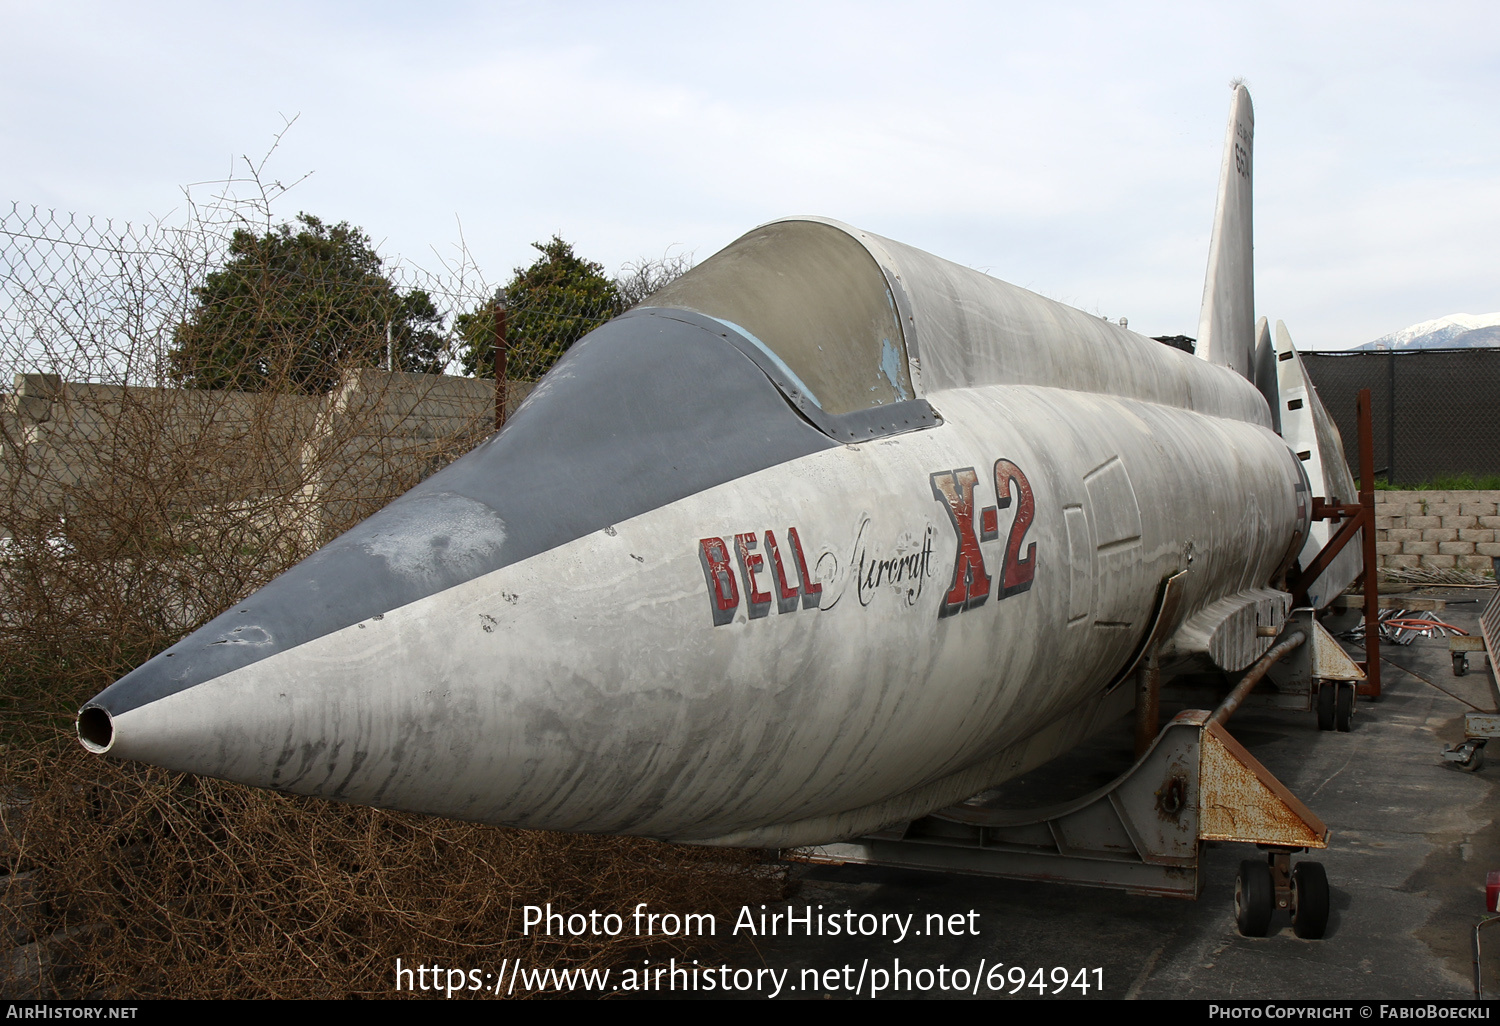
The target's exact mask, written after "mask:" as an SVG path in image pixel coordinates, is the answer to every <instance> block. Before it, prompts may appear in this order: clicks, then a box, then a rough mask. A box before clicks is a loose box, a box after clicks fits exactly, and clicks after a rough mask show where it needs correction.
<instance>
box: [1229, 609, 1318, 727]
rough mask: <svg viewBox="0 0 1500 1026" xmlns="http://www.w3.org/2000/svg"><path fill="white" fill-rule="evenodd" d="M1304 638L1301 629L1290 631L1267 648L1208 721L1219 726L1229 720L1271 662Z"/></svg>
mask: <svg viewBox="0 0 1500 1026" xmlns="http://www.w3.org/2000/svg"><path fill="white" fill-rule="evenodd" d="M1306 640H1307V635H1306V634H1304V633H1302V632H1301V631H1292V632H1291V633H1290V634H1288V635H1287V636H1286V637H1285V638H1282V639H1281V640H1280V641H1278V642H1277V643H1276V644H1274V645H1272V646H1271V647H1270V648H1269V649H1267V650H1266V654H1265V655H1263V656H1261V657H1260V658H1259V659H1258V660H1256V662H1255V665H1254V666H1252V667H1250V669H1248V670H1246V671H1245V676H1244V677H1242V678H1241V679H1240V682H1239V683H1238V684H1236V685H1235V686H1234V690H1233V691H1231V692H1229V694H1228V695H1227V696H1225V698H1224V701H1222V702H1220V703H1219V707H1218V708H1217V709H1215V710H1214V714H1213V715H1212V716H1210V717H1209V718H1208V722H1210V723H1217V724H1219V725H1220V726H1223V725H1224V724H1225V723H1227V722H1229V717H1231V716H1233V715H1234V713H1235V710H1236V709H1238V708H1239V707H1240V703H1241V702H1243V701H1244V700H1245V698H1246V696H1247V695H1249V694H1250V692H1251V691H1253V690H1255V685H1257V684H1259V683H1260V681H1261V678H1262V677H1264V676H1265V675H1266V671H1267V670H1269V669H1270V668H1271V666H1272V664H1274V663H1275V662H1276V661H1277V660H1278V659H1280V658H1281V657H1282V656H1284V655H1286V654H1287V653H1288V652H1290V651H1292V650H1293V649H1294V648H1296V647H1297V646H1298V645H1301V644H1302V643H1303V642H1305V641H1306Z"/></svg>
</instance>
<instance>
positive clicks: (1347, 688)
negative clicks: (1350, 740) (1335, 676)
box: [1333, 684, 1354, 734]
mask: <svg viewBox="0 0 1500 1026" xmlns="http://www.w3.org/2000/svg"><path fill="white" fill-rule="evenodd" d="M1337 688H1338V696H1337V699H1336V704H1335V706H1334V712H1333V722H1334V725H1335V726H1336V727H1337V728H1338V730H1339V732H1340V733H1342V734H1347V733H1349V731H1350V730H1352V729H1353V726H1354V723H1353V721H1354V685H1353V684H1339V685H1337Z"/></svg>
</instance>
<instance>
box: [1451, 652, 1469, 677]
mask: <svg viewBox="0 0 1500 1026" xmlns="http://www.w3.org/2000/svg"><path fill="white" fill-rule="evenodd" d="M1468 672H1469V653H1467V652H1454V653H1453V676H1455V677H1462V676H1463V675H1464V674H1466V673H1468Z"/></svg>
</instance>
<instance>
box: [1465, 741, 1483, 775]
mask: <svg viewBox="0 0 1500 1026" xmlns="http://www.w3.org/2000/svg"><path fill="white" fill-rule="evenodd" d="M1459 766H1461V767H1462V768H1464V769H1466V770H1468V771H1469V772H1470V773H1478V772H1479V771H1480V770H1482V769H1484V745H1475V746H1474V748H1473V750H1472V751H1471V752H1470V753H1469V757H1468V758H1467V759H1465V760H1464V761H1463V762H1461V763H1459Z"/></svg>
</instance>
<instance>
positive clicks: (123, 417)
mask: <svg viewBox="0 0 1500 1026" xmlns="http://www.w3.org/2000/svg"><path fill="white" fill-rule="evenodd" d="M530 388H531V385H530V384H527V383H518V382H511V383H509V388H508V402H507V408H508V409H510V410H512V411H513V410H514V409H515V407H516V406H517V405H518V404H519V403H520V401H521V400H522V399H523V398H524V397H525V395H526V394H527V393H528V392H529V391H530ZM494 403H495V388H494V382H493V381H485V380H476V379H471V378H454V377H446V376H440V375H424V374H402V373H388V372H383V371H376V370H356V371H350V372H347V373H346V374H345V375H344V376H343V377H342V379H341V380H340V383H339V386H338V388H336V389H335V390H334V391H333V392H332V393H330V394H329V395H327V396H301V395H271V394H265V393H244V392H226V391H206V390H197V389H178V388H143V387H126V386H117V385H97V384H88V383H77V382H64V381H62V380H60V379H59V378H58V377H57V376H55V375H44V374H24V375H16V379H15V386H14V390H13V391H12V392H11V393H10V394H8V395H0V514H4V517H3V519H5V520H7V521H9V522H8V523H0V534H9V533H12V531H13V530H14V529H18V528H17V525H26V524H46V523H48V522H56V521H57V519H58V518H59V517H68V518H70V519H75V518H81V517H89V518H93V519H95V520H97V521H100V522H104V521H108V520H111V519H114V520H117V521H118V522H119V524H120V529H121V530H127V529H128V527H127V526H126V525H128V524H129V522H130V519H131V518H130V516H129V514H130V513H131V512H132V507H133V506H134V505H135V504H139V503H168V504H170V505H171V506H172V514H171V517H168V518H167V519H171V518H172V517H175V518H176V519H177V520H181V519H184V518H196V519H198V520H199V521H200V523H199V524H198V526H197V528H196V530H200V531H206V530H212V529H213V517H212V514H213V511H215V510H219V511H223V510H226V509H229V508H231V507H232V508H234V509H235V510H236V511H237V512H238V513H241V514H243V513H244V512H245V510H247V509H250V508H252V507H253V508H254V510H255V512H254V513H253V514H251V515H252V516H253V517H259V518H260V519H261V520H263V521H267V523H268V524H269V522H271V521H274V522H275V523H276V525H278V529H284V528H286V527H287V526H289V525H292V524H295V525H296V527H297V529H298V531H299V532H300V533H301V534H302V535H303V537H305V538H306V540H308V541H311V542H319V541H322V540H326V539H327V537H329V536H331V535H332V534H336V533H337V532H338V531H341V530H343V529H345V528H347V527H348V526H350V525H351V524H352V523H353V522H355V521H357V520H359V519H361V518H363V517H364V516H367V515H368V514H369V513H371V512H373V511H374V510H375V509H378V508H379V507H380V506H382V505H384V504H385V503H386V502H389V501H390V500H391V499H393V498H395V497H396V496H397V495H399V494H401V493H402V492H403V491H405V490H406V489H407V488H410V487H411V486H412V485H413V484H415V483H416V482H417V481H419V480H421V478H423V477H425V476H427V475H428V474H430V473H432V472H433V471H434V470H436V469H438V468H439V467H441V466H443V465H445V464H447V463H448V462H450V461H452V460H453V459H456V458H457V457H458V456H461V455H462V454H463V453H465V452H467V451H468V450H469V449H470V448H472V447H473V446H474V445H476V444H477V443H478V442H480V441H482V440H483V439H484V438H485V437H487V436H488V435H489V434H490V432H492V431H493V430H494V416H495V414H494V408H495V407H494Z"/></svg>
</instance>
